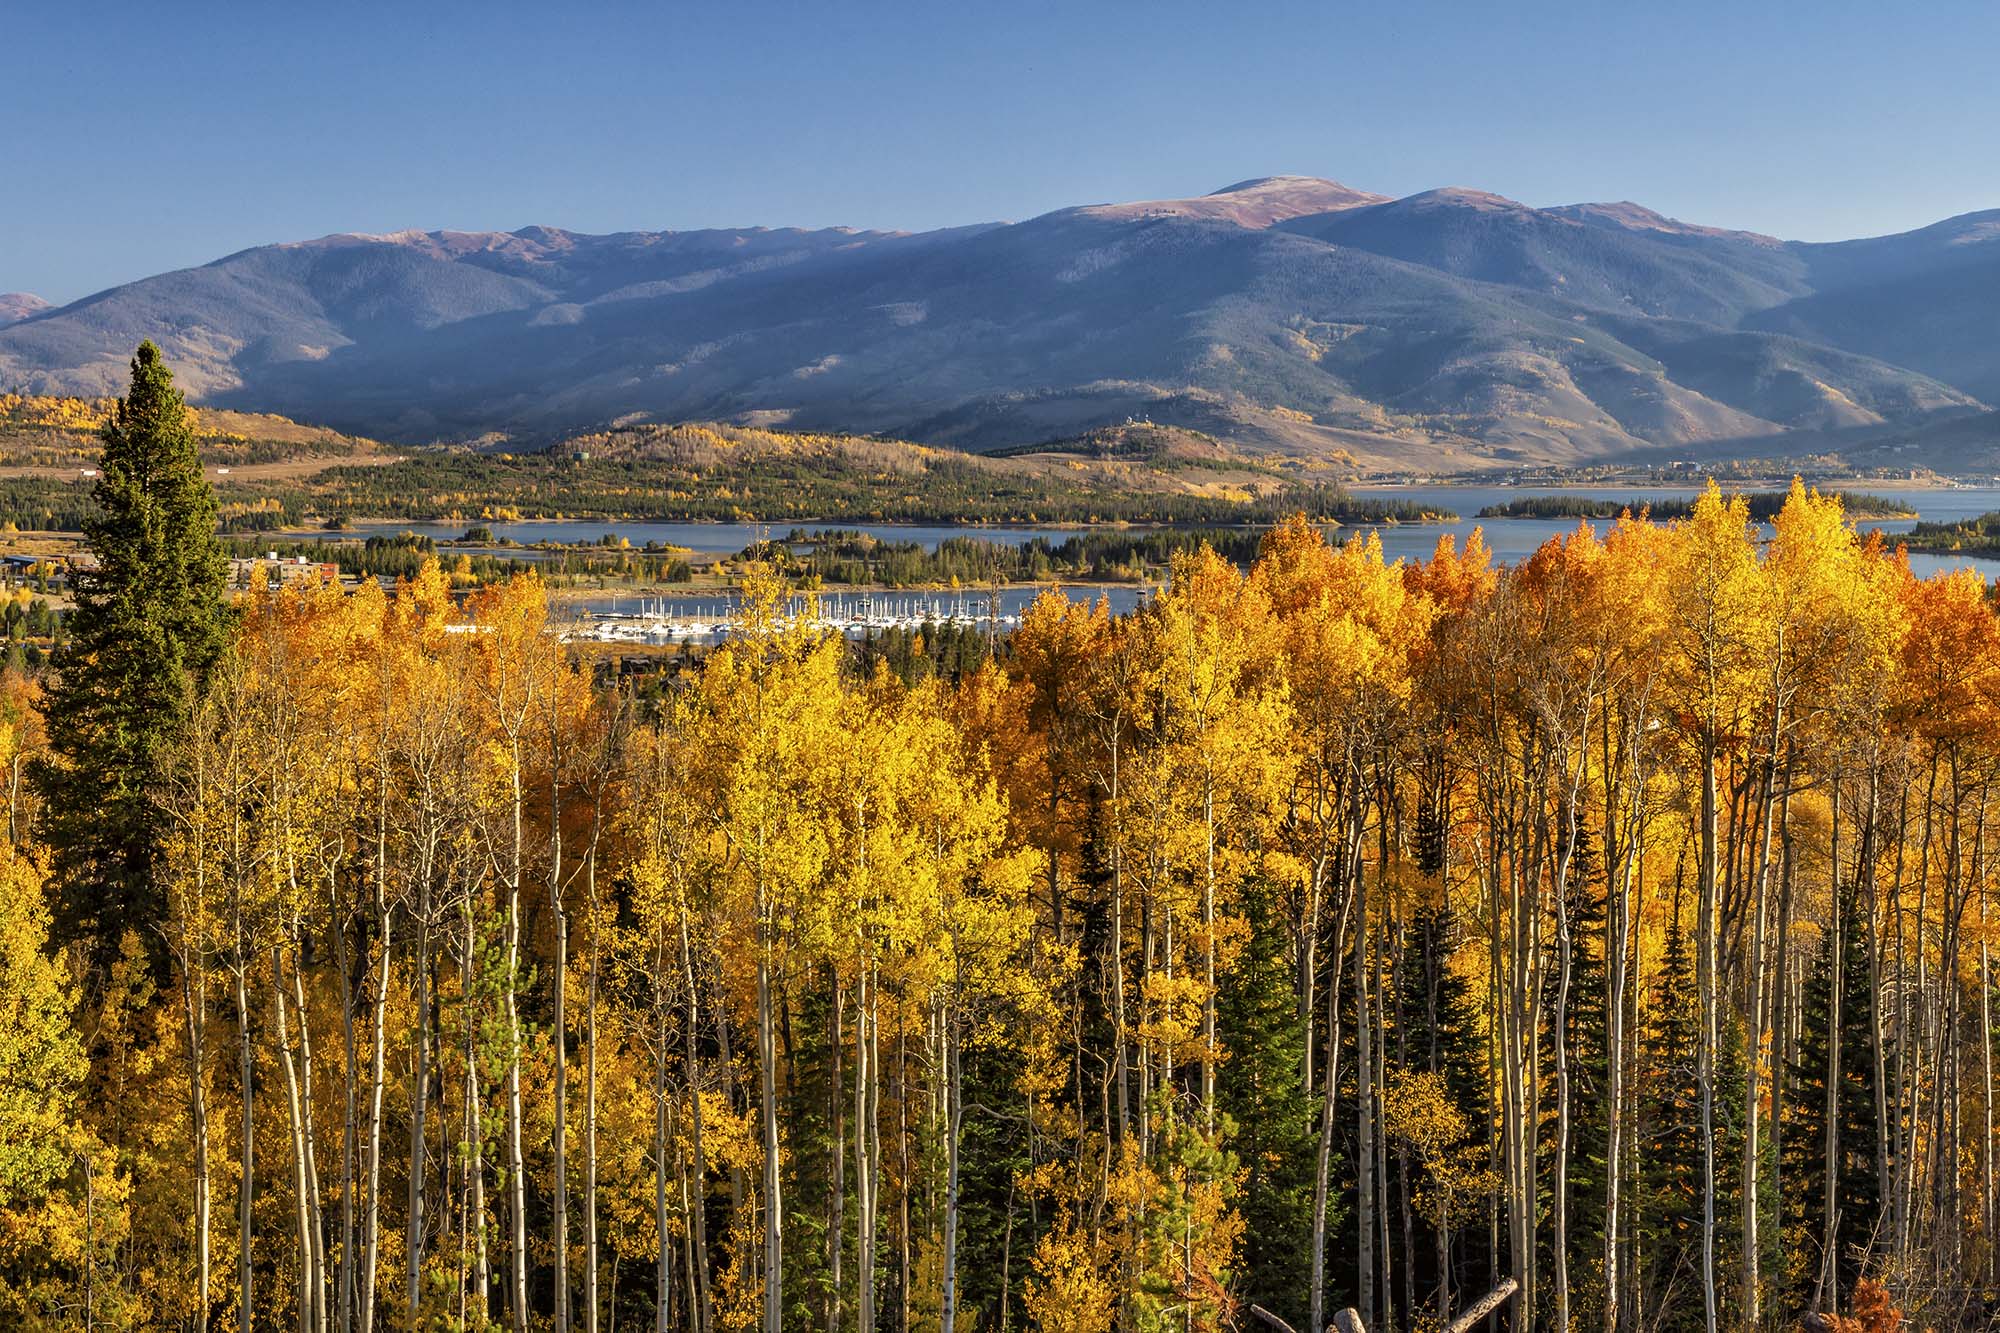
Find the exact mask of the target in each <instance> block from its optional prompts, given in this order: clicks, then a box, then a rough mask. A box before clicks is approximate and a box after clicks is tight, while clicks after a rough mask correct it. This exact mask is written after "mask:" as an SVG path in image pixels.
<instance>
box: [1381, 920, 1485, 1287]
mask: <svg viewBox="0 0 2000 1333" xmlns="http://www.w3.org/2000/svg"><path fill="white" fill-rule="evenodd" d="M1460 939H1461V928H1460V926H1459V924H1458V918H1457V916H1456V914H1455V913H1453V911H1452V910H1451V907H1450V905H1449V904H1448V903H1440V904H1438V905H1435V906H1424V907H1420V908H1419V909H1418V910H1417V912H1416V913H1415V915H1414V916H1413V917H1412V919H1411V922H1410V927H1409V929H1408V931H1406V932H1405V934H1404V940H1403V958H1402V964H1401V966H1400V967H1399V968H1398V970H1397V976H1398V987H1399V990H1400V994H1399V995H1398V996H1397V1004H1396V1009H1397V1013H1398V1015H1399V1019H1400V1022H1401V1024H1402V1031H1401V1032H1399V1033H1398V1038H1399V1042H1398V1046H1399V1048H1400V1049H1401V1050H1402V1051H1403V1052H1404V1053H1405V1054H1404V1067H1405V1068H1406V1069H1408V1070H1409V1071H1410V1072H1412V1073H1429V1074H1435V1075H1437V1076H1438V1077H1439V1078H1440V1079H1442V1080H1443V1081H1444V1086H1445V1089H1446V1091H1447V1092H1448V1093H1449V1094H1450V1097H1451V1102H1452V1105H1453V1106H1455V1107H1456V1108H1457V1110H1458V1111H1459V1113H1460V1114H1462V1115H1463V1116H1464V1117H1465V1123H1466V1124H1467V1125H1468V1126H1469V1127H1471V1134H1472V1137H1473V1139H1475V1140H1484V1138H1485V1137H1486V1133H1487V1130H1488V1124H1487V1122H1488V1120H1489V1117H1490V1109H1489V1101H1490V1099H1489V1097H1488V1094H1487V1092H1486V1087H1487V1084H1488V1081H1489V1079H1490V1077H1491V1075H1490V1073H1489V1071H1488V1069H1487V1063H1486V1037H1485V1030H1484V1028H1483V1027H1482V1026H1481V1017H1480V1008H1479V997H1478V995H1477V994H1476V993H1475V992H1474V989H1473V983H1472V981H1471V980H1470V979H1469V978H1467V977H1466V976H1465V975H1464V974H1463V973H1461V972H1460V971H1458V970H1457V969H1455V968H1453V967H1452V966H1451V958H1452V954H1453V953H1454V951H1455V950H1456V949H1457V948H1458V946H1459V943H1460ZM1419 1229H1420V1234H1421V1236H1422V1239H1421V1240H1419V1242H1418V1245H1417V1253H1416V1254H1413V1255H1409V1256H1406V1259H1405V1262H1408V1263H1411V1264H1414V1265H1415V1266H1416V1270H1417V1283H1418V1289H1419V1291H1420V1292H1425V1293H1428V1292H1431V1291H1433V1290H1435V1289H1436V1287H1437V1285H1438V1280H1439V1278H1440V1276H1441V1274H1439V1273H1438V1271H1437V1262H1436V1256H1437V1254H1438V1244H1437V1239H1438V1238H1437V1235H1436V1229H1435V1228H1434V1227H1432V1226H1431V1224H1430V1223H1429V1222H1427V1221H1422V1222H1420V1223H1419ZM1487 1248H1488V1247H1487V1234H1486V1231H1485V1229H1484V1228H1483V1227H1463V1228H1461V1229H1459V1230H1458V1231H1457V1233H1456V1234H1455V1235H1453V1237H1452V1239H1451V1255H1452V1261H1451V1266H1452V1273H1451V1289H1452V1291H1453V1292H1455V1293H1460V1294H1463V1293H1465V1292H1468V1291H1473V1290H1474V1289H1475V1288H1482V1287H1483V1284H1484V1283H1485V1281H1486V1273H1487V1268H1488V1266H1489V1256H1488V1254H1487Z"/></svg>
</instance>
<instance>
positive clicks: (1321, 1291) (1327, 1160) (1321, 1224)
mask: <svg viewBox="0 0 2000 1333" xmlns="http://www.w3.org/2000/svg"><path fill="white" fill-rule="evenodd" d="M1352 905H1353V898H1352V896H1351V895H1350V896H1348V897H1347V898H1346V899H1345V900H1344V901H1343V902H1342V903H1341V908H1340V918H1339V921H1338V922H1337V923H1336V925H1335V927H1334V950H1333V977H1332V979H1331V980H1329V981H1328V983H1327V992H1326V1030H1327V1051H1328V1055H1327V1062H1326V1092H1325V1095H1324V1097H1323V1098H1322V1099H1321V1102H1320V1116H1319V1150H1318V1154H1317V1158H1316V1162H1315V1166H1314V1171H1313V1221H1312V1307H1311V1308H1312V1319H1311V1326H1312V1327H1313V1328H1324V1327H1325V1326H1326V1324H1325V1319H1324V1316H1325V1314H1326V1213H1327V1201H1328V1200H1327V1196H1328V1192H1329V1187H1330V1181H1329V1177H1330V1175H1331V1171H1332V1162H1333V1129H1334V1116H1335V1110H1336V1101H1337V1096H1338V1093H1339V1091H1340V978H1341V975H1342V973H1343V971H1344V969H1345V967H1346V962H1347V947H1346V945H1347V938H1346V937H1347V922H1348V912H1349V909H1350V908H1351V907H1352Z"/></svg>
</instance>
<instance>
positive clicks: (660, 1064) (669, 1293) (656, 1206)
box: [653, 1006, 674, 1333]
mask: <svg viewBox="0 0 2000 1333" xmlns="http://www.w3.org/2000/svg"><path fill="white" fill-rule="evenodd" d="M656 1013H657V1019H656V1022H657V1024H658V1028H657V1030H656V1032H655V1033H654V1042H653V1226H654V1229H655V1234H656V1235H657V1236H658V1237H659V1244H660V1248H659V1252H658V1254H656V1255H655V1256H654V1260H653V1328H654V1333H667V1330H668V1329H669V1328H670V1327H671V1326H672V1323H673V1308H674V1302H673V1294H674V1293H673V1274H674V1260H673V1250H672V1248H671V1246H670V1245H669V1244H668V1241H667V1237H668V1235H669V1234H670V1232H669V1230H668V1227H669V1222H670V1219H669V1217H668V1214H667V1014H666V1009H665V1007H664V1006H660V1007H658V1008H657V1010H656Z"/></svg>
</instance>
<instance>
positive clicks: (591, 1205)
mask: <svg viewBox="0 0 2000 1333" xmlns="http://www.w3.org/2000/svg"><path fill="white" fill-rule="evenodd" d="M584 883H585V885H586V886H587V888H588V890H589V899H590V987H589V990H588V992H587V994H586V997H585V999H584V1006H583V1024H584V1042H585V1045H586V1047H587V1048H588V1051H589V1058H588V1061H587V1063H586V1064H585V1067H584V1086H583V1157H584V1163H583V1299H584V1333H598V1327H597V1326H598V1292H597V1266H598V1263H599V1255H598V1240H597V992H598V966H599V954H598V948H599V941H598V932H599V922H598V918H597V912H598V903H597V850H596V848H595V847H593V848H592V849H591V854H590V860H589V861H588V862H587V863H586V865H585V868H584Z"/></svg>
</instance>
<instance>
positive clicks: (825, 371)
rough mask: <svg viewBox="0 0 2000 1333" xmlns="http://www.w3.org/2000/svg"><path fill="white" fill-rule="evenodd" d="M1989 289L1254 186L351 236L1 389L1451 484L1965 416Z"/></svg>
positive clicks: (1998, 246) (19, 351)
mask: <svg viewBox="0 0 2000 1333" xmlns="http://www.w3.org/2000/svg"><path fill="white" fill-rule="evenodd" d="M1996 296H2000V211H1995V212H1992V213H1977V214H1967V215H1963V216H1961V217H1960V218H1954V219H1946V220H1945V221H1943V222H1940V223H1936V224H1933V225H1932V226H1930V227H1925V228H1918V229H1915V230H1913V231H1910V232H1905V233H1900V234H1898V235H1895V236H1888V237H1872V238H1864V239H1861V240H1858V241H1849V242H1838V243H1832V244H1825V243H1820V244H1806V243H1799V242H1786V241H1779V240H1775V239H1773V238H1771V237H1766V236H1761V235H1758V234H1756V233H1751V232H1744V231H1735V230H1730V229H1726V228H1720V227H1709V226H1705V225H1702V224H1698V223H1690V222H1684V221H1680V220H1677V219H1673V218H1668V217H1666V216H1664V215H1662V214H1660V213H1657V212H1654V211H1653V210H1651V209H1648V208H1645V207H1643V206H1642V205H1638V204H1634V203H1630V202H1618V203H1604V204H1597V203H1586V204H1571V205H1562V206H1558V207H1554V208H1535V207H1532V206H1530V205H1527V204H1524V203H1521V202H1520V201H1517V200H1512V199H1508V198H1506V197H1504V196H1502V195H1497V194H1492V193H1489V192H1486V191H1481V190H1475V189H1471V188H1468V187H1445V188H1442V189H1437V190H1428V191H1423V192H1420V193H1418V194H1416V195H1411V196H1406V197H1404V198H1402V199H1392V198H1389V197H1388V196H1384V195H1379V194H1374V193H1371V192H1368V191H1363V190H1357V189H1353V188H1351V187H1349V186H1346V185H1343V184H1341V183H1339V182H1337V181H1331V180H1324V179H1321V178H1317V177H1305V176H1265V177H1253V178H1250V179H1247V180H1243V181H1239V182H1236V183H1235V184H1233V185H1230V186H1225V187H1224V188H1223V189H1221V190H1218V191H1215V192H1212V193H1210V194H1206V195H1198V196H1191V197H1189V198H1183V199H1158V200H1145V201H1137V202H1130V203H1110V204H1089V205H1080V206H1077V207H1073V208H1064V209H1057V210H1054V211H1052V212H1048V213H1043V214H1040V215H1037V216H1035V217H1031V218H1028V219H1025V220H1023V221H1020V222H1013V223H989V224H976V225H972V226H966V227H958V228H949V229H942V230H937V231H929V232H905V231H891V230H869V229H857V228H844V227H836V228H818V229H801V228H783V227H778V228H772V227H754V228H711V229H703V230H694V231H679V232H621V233H611V234H605V235H592V234H588V233H580V232H573V231H568V230H565V229H563V228H559V227H553V226H547V225H537V226H531V227H524V228H521V229H518V230H516V231H511V232H470V231H452V230H439V231H416V230H408V231H401V232H391V233H385V234H379V235H365V234H359V233H334V234H330V235H328V236H323V237H318V238H313V239H310V240H305V241H294V242H284V243H280V244H276V245H270V246H259V247H253V248H251V249H247V250H243V251H239V252H237V253H236V254H233V255H228V256H224V257H222V258H221V259H218V260H215V261H213V262H212V263H210V264H207V265H203V266H201V267H199V268H194V269H184V270H179V271H176V272H173V273H167V274H161V275H157V276H155V277H153V278H148V279H142V280H141V281H139V282H136V283H131V284H126V285H124V286H121V287H116V288H111V289H108V290H106V291H104V292H100V293H95V294H93V295H92V296H89V297H86V298H84V299H83V300H82V301H79V302H75V303H72V304H71V305H68V306H65V307H62V308H61V309H39V310H35V311H32V312H30V317H28V318H26V319H25V320H23V321H20V322H14V323H9V324H0V387H22V388H26V389H29V390H31V391H35V392H77V393H87V394H97V393H107V392H113V391H115V390H116V388H117V386H118V384H119V382H120V380H121V377H122V375H123V373H124V368H125V362H126V359H127V358H128V357H129V356H130V349H131V347H132V345H134V344H135V343H136V342H137V341H138V340H139V339H140V338H142V337H152V338H154V339H155V340H156V341H159V342H160V343H161V345H162V346H163V348H164V349H165V350H166V351H167V354H168V356H169V359H170V360H172V361H173V362H174V364H175V366H176V369H177V371H178V372H179V373H180V375H181V378H182V382H183V383H184V384H185V385H186V386H187V387H188V388H189V390H190V392H191V394H192V395H193V396H194V397H195V398H196V399H198V400H201V401H207V402H212V403H214V404H215V405H217V406H225V407H254V408H258V409H261V410H268V411H274V412H282V413H284V414H286V415H290V416H296V417H301V418H304V419H311V420H316V421H326V422H328V423H329V424H331V425H334V426H336V427H337V428H339V429H342V430H348V431H352V432H354V433H358V434H367V435H371V436H376V437H380V438H398V439H404V440H412V439H431V438H439V439H466V438H473V437H478V436H484V435H490V434H492V433H494V432H496V431H497V432H502V433H505V434H508V435H510V436H514V437H516V438H521V439H528V440H534V439H544V438H548V439H553V438H558V437H560V436H562V435H564V434H567V433H573V432H575V431H579V430H587V429H593V428H599V427H602V426H605V425H609V424H614V423H617V422H621V421H633V420H647V421H675V420H720V421H735V422H738V423H741V424H743V425H746V426H786V427H790V428H797V429H806V430H813V429H838V430H852V431H862V432H886V433H894V434H898V435H903V436H908V437H911V438H918V439H923V440H926V441H928V442H931V443H937V444H946V445H955V446H959V447H963V448H969V449H974V450H977V449H982V448H991V447H1001V446H1016V445H1021V444H1024V443H1031V442H1033V441H1035V440H1040V439H1053V438H1060V437H1067V436H1074V435H1077V434H1080V433H1082V432H1085V431H1088V430H1091V429H1095V428H1099V427H1103V426H1106V425H1112V424H1117V423H1119V422H1121V421H1126V420H1152V421H1157V422H1159V424H1162V425H1176V426H1185V427H1188V428H1190V429H1195V430H1200V431H1204V432H1207V433H1209V434H1214V435H1217V436H1219V437H1220V438H1224V439H1229V440H1233V441H1235V442H1237V443H1240V444H1243V445H1245V446H1246V447H1249V448H1252V449H1257V450H1262V451H1267V452H1275V453H1281V454H1291V455H1297V456H1306V457H1323V458H1327V459H1330V460H1335V461H1341V462H1344V463H1348V464H1351V465H1352V466H1353V467H1354V468H1355V470H1357V471H1363V472H1367V471H1393V470H1433V469H1440V468H1446V469H1451V470H1472V469H1479V468H1499V467H1509V466H1514V465H1517V464H1520V463H1524V462H1535V463H1564V462H1583V461H1591V460H1596V459H1603V458H1613V457H1616V456H1618V455H1620V454H1626V453H1634V452H1638V451H1643V450H1657V449H1660V448H1670V449H1672V448H1682V447H1685V448H1689V449H1703V450H1715V449H1718V448H1723V447H1725V446H1726V445H1727V443H1728V442H1729V441H1731V440H1737V439H1741V440H1753V439H1754V440H1761V441H1768V440H1769V439H1770V438H1772V437H1783V436H1785V435H1786V434H1788V433H1797V434H1800V435H1801V436H1804V435H1807V434H1810V433H1812V432H1816V431H1825V430H1829V429H1851V428H1857V427H1876V426H1881V427H1887V428H1894V429H1897V430H1905V431H1907V430H1911V429H1917V428H1921V427H1923V426H1924V425H1925V424H1926V423H1929V422H1932V421H1937V420H1948V419H1953V418H1958V417H1975V416H1976V415H1977V414H1979V413H1981V412H1983V411H1985V410H1987V409H1988V407H1989V405H1990V404H1991V403H1993V402H1995V401H1996V400H2000V346H1995V345H1994V340H1992V339H1991V338H1990V337H1985V338H1982V337H1980V336H1979V334H1980V331H1981V330H1982V329H1990V326H1991V318H1990V314H1989V313H1988V312H1990V310H1992V309H1994V308H2000V307H1996V306H1995V305H1994V304H1992V300H1993V298H1995V297H1996ZM0 318H4V317H0ZM1938 330H1942V331H1943V332H1942V333H1939V332H1937V331H1938Z"/></svg>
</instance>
